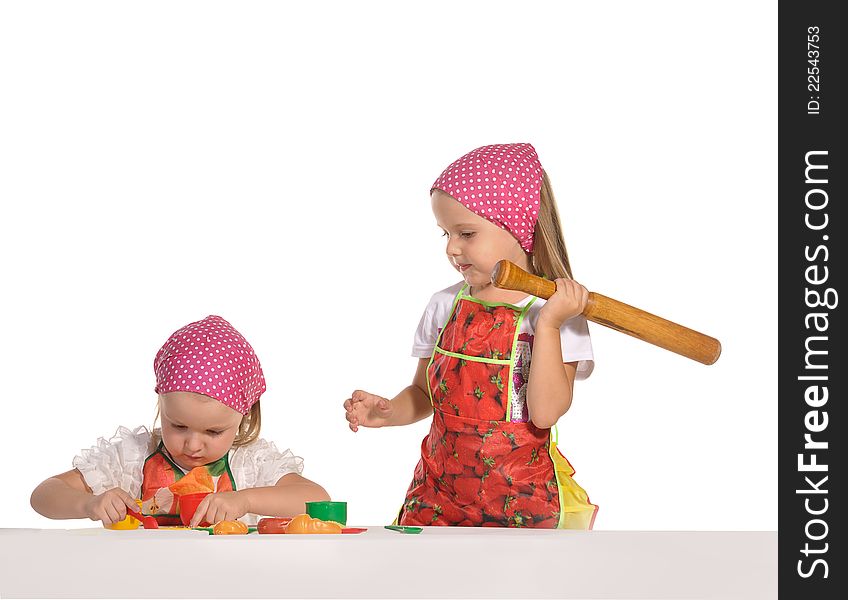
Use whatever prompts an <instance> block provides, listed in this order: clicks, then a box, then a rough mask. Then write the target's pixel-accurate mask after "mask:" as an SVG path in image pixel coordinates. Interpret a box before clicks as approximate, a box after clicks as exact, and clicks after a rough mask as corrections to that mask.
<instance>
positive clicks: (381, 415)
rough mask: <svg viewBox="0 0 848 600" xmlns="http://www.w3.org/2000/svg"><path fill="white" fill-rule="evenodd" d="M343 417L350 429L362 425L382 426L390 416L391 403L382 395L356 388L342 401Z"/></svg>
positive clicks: (353, 429)
mask: <svg viewBox="0 0 848 600" xmlns="http://www.w3.org/2000/svg"><path fill="white" fill-rule="evenodd" d="M344 409H345V418H346V419H347V421H348V423H347V426H348V427H350V429H351V431H357V430H358V429H359V426H360V425H361V426H362V427H383V426H384V425H386V424H387V423H388V421H389V417H391V416H392V411H393V408H392V403H391V401H390V400H387V399H386V398H383V397H382V396H376V395H374V394H369V393H368V392H364V391H362V390H356V391H355V392H353V394H351V396H350V398H348V399H347V400H345V401H344Z"/></svg>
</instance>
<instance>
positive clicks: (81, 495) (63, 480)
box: [29, 469, 92, 519]
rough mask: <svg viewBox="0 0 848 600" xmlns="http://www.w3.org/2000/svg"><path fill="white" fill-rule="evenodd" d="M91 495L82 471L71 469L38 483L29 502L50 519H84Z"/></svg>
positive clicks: (36, 510)
mask: <svg viewBox="0 0 848 600" xmlns="http://www.w3.org/2000/svg"><path fill="white" fill-rule="evenodd" d="M91 497H92V494H91V489H90V488H89V487H88V485H86V483H85V480H84V479H83V478H82V473H80V472H79V471H77V470H76V469H71V470H70V471H66V472H64V473H61V474H59V475H54V476H53V477H49V478H47V479H45V480H44V481H42V482H41V483H40V484H38V486H37V487H36V488H35V489H34V490H33V492H32V496H30V499H29V503H30V505H31V506H32V508H33V509H35V512H37V513H39V514H41V515H44V516H45V517H47V518H49V519H82V518H85V517H87V516H88V514H87V512H86V509H85V505H86V503H87V502H88V500H89V498H91Z"/></svg>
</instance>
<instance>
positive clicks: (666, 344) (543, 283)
mask: <svg viewBox="0 0 848 600" xmlns="http://www.w3.org/2000/svg"><path fill="white" fill-rule="evenodd" d="M492 283H493V284H494V285H495V286H496V287H499V288H504V289H508V290H518V291H521V292H525V293H527V294H532V295H534V296H538V297H539V298H544V299H546V300H547V299H548V298H550V297H551V296H553V295H554V292H556V283H554V282H553V281H550V280H548V279H542V278H541V277H537V276H536V275H531V274H530V273H528V272H527V271H525V270H524V269H522V268H521V267H519V266H518V265H516V264H515V263H512V262H510V261H508V260H502V261H499V262H498V264H496V265H495V268H494V270H492ZM583 316H585V317H586V319H588V320H589V321H592V322H593V323H597V324H599V325H603V326H605V327H609V328H610V329H615V330H616V331H620V332H621V333H626V334H627V335H632V336H633V337H635V338H638V339H640V340H642V341H645V342H648V343H649V344H653V345H654V346H659V347H660V348H665V349H666V350H670V351H671V352H675V353H677V354H680V355H681V356H685V357H686V358H691V359H692V360H696V361H698V362H699V363H702V364H705V365H711V364H713V363H714V362H715V361H717V360H718V357H719V355H720V354H721V343H720V342H719V341H718V340H717V339H715V338H712V337H710V336H708V335H704V334H703V333H699V332H697V331H695V330H693V329H689V328H688V327H684V326H683V325H678V324H677V323H672V322H671V321H666V320H665V319H663V318H661V317H658V316H656V315H652V314H651V313H649V312H645V311H644V310H641V309H638V308H636V307H633V306H630V305H629V304H625V303H624V302H619V301H618V300H613V299H612V298H607V297H606V296H602V295H601V294H596V293H595V292H589V301H588V302H587V304H586V309H585V310H584V311H583Z"/></svg>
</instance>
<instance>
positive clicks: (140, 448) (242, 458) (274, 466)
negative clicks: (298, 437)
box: [73, 426, 303, 523]
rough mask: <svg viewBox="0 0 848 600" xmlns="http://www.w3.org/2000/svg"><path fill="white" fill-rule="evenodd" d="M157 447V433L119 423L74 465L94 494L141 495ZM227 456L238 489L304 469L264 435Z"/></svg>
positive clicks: (248, 518)
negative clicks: (144, 474) (118, 490)
mask: <svg viewBox="0 0 848 600" xmlns="http://www.w3.org/2000/svg"><path fill="white" fill-rule="evenodd" d="M157 437H158V436H157ZM154 450H156V447H155V446H154V437H153V435H152V434H151V433H150V431H148V430H147V428H146V427H144V426H141V427H137V428H135V429H133V430H129V429H127V428H126V427H119V428H118V430H117V431H116V432H115V435H113V436H112V437H111V438H110V439H108V440H107V439H105V438H99V439H98V440H97V445H96V446H92V447H91V448H89V449H87V450H82V451H81V453H80V454H78V455H77V456H75V457H74V461H73V465H74V468H76V469H78V470H79V472H80V473H82V476H83V478H84V479H85V482H86V484H88V487H90V488H91V491H92V492H93V493H94V494H102V493H103V492H105V491H106V490H110V489H112V488H116V487H119V488H121V489H123V490H126V491H127V492H129V494H130V495H131V496H132V497H133V498H140V497H141V479H142V469H143V467H144V461H145V459H146V458H147V457H148V456H150V455H151V454H152V453H153V451H154ZM228 459H229V462H230V471H231V472H232V474H233V478H234V479H235V484H236V489H237V490H243V489H247V488H255V487H266V486H272V485H275V484H276V483H277V481H278V480H279V479H280V477H282V476H283V475H288V474H289V473H297V474H298V475H299V474H301V473H302V472H303V459H302V458H301V457H299V456H295V455H294V454H293V453H292V451H291V450H288V449H286V450H285V451H284V452H280V451H279V450H277V447H276V446H275V445H274V443H273V442H268V441H266V440H264V439H261V438H260V439H257V440H256V441H254V442H251V443H250V444H247V445H245V446H239V447H238V448H232V449H231V450H230V453H229V456H228ZM245 517H246V518H242V519H240V520H243V521H246V522H252V523H255V522H256V520H257V519H258V515H245Z"/></svg>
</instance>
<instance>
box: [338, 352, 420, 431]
mask: <svg viewBox="0 0 848 600" xmlns="http://www.w3.org/2000/svg"><path fill="white" fill-rule="evenodd" d="M429 363H430V359H429V358H420V359H418V365H417V366H416V369H415V375H414V376H413V378H412V384H411V385H409V386H407V387H405V388H404V389H403V390H402V391H401V392H400V393H399V394H398V395H397V396H395V397H394V398H392V399H391V400H388V399H386V398H383V397H381V396H377V395H375V394H370V393H368V392H364V391H362V390H356V391H355V392H353V394H352V395H351V397H350V398H348V399H347V400H345V402H344V407H345V418H346V419H347V420H348V426H349V427H350V428H351V429H352V430H353V431H356V430H357V429H358V428H359V426H362V427H387V426H391V425H409V424H410V423H415V422H416V421H420V420H421V419H424V418H426V417H428V416H430V415H432V414H433V407H432V405H431V404H430V396H429V394H428V392H427V365H428V364H429Z"/></svg>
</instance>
